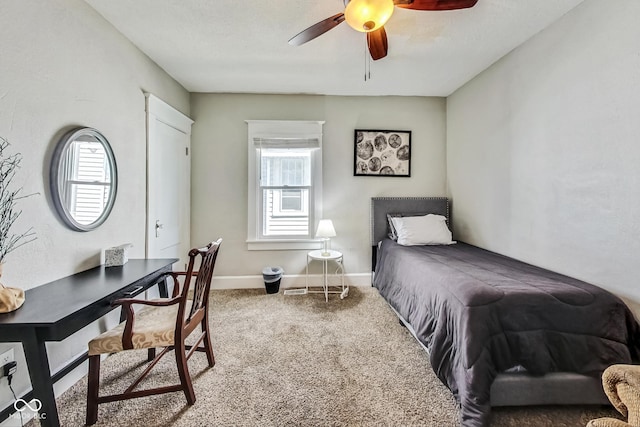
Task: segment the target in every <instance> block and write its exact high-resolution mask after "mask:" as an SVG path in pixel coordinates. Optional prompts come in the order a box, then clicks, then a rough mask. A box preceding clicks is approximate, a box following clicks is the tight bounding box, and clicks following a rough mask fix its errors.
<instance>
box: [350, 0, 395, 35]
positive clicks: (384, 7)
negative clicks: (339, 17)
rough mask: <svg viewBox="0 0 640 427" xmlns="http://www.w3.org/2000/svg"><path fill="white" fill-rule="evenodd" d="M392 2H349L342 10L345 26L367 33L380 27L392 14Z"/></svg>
mask: <svg viewBox="0 0 640 427" xmlns="http://www.w3.org/2000/svg"><path fill="white" fill-rule="evenodd" d="M393 9H394V5H393V0H351V1H350V2H349V3H348V4H347V7H346V8H345V10H344V17H345V20H346V21H347V24H349V25H350V26H351V28H353V29H354V30H356V31H362V32H364V33H368V32H370V31H375V30H377V29H379V28H380V27H382V26H383V25H384V24H385V23H386V22H387V21H388V20H389V18H391V14H393Z"/></svg>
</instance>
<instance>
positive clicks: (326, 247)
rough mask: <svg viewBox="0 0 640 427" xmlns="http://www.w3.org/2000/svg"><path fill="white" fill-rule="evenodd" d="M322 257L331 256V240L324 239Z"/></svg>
mask: <svg viewBox="0 0 640 427" xmlns="http://www.w3.org/2000/svg"><path fill="white" fill-rule="evenodd" d="M320 255H322V256H329V255H331V252H329V238H328V237H325V238H324V245H323V246H322V252H321V253H320Z"/></svg>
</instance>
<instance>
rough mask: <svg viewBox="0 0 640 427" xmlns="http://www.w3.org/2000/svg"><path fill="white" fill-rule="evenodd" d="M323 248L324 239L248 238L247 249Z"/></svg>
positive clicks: (292, 249) (287, 249)
mask: <svg viewBox="0 0 640 427" xmlns="http://www.w3.org/2000/svg"><path fill="white" fill-rule="evenodd" d="M321 248H322V240H293V239H291V240H284V239H277V240H275V239H274V240H247V249H248V250H250V251H295V250H302V249H321Z"/></svg>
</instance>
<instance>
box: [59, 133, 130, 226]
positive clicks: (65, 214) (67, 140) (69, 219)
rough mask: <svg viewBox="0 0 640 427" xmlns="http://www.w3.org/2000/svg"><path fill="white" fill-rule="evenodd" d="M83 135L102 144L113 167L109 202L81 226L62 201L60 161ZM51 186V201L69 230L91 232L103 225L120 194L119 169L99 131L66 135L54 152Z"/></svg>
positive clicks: (106, 141) (109, 147) (107, 142)
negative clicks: (101, 210) (94, 216)
mask: <svg viewBox="0 0 640 427" xmlns="http://www.w3.org/2000/svg"><path fill="white" fill-rule="evenodd" d="M82 135H88V136H91V137H93V138H95V139H97V140H98V141H99V142H100V143H101V144H102V146H103V147H104V151H105V153H106V155H107V158H108V161H109V165H110V166H111V191H110V192H109V200H108V201H107V204H106V206H105V208H104V210H103V212H102V214H101V215H100V216H99V217H98V218H97V219H96V220H95V221H94V222H92V223H91V224H80V223H79V222H78V221H76V220H75V219H74V218H73V216H71V213H70V212H69V211H68V209H67V208H66V206H65V205H64V203H63V201H62V197H61V194H60V189H59V188H58V179H59V173H60V160H61V159H62V156H63V154H64V153H65V152H66V150H67V148H68V147H69V146H70V145H71V143H72V142H73V141H75V140H76V139H77V138H78V137H80V136H82ZM49 185H50V189H51V199H52V200H53V204H54V206H55V208H56V211H57V212H58V215H59V216H60V218H61V219H62V221H63V222H64V223H65V224H66V225H67V226H68V227H69V228H71V229H72V230H75V231H91V230H95V229H96V228H98V227H99V226H100V225H102V224H103V223H104V222H105V221H106V219H107V217H108V216H109V214H110V213H111V210H112V209H113V205H114V204H115V201H116V194H117V192H118V191H117V190H118V168H117V165H116V158H115V156H114V154H113V150H112V149H111V145H110V144H109V141H108V140H107V138H105V136H104V135H102V134H101V133H100V132H99V131H98V130H96V129H94V128H89V127H78V128H75V129H72V130H70V131H69V132H67V133H66V134H64V136H63V137H62V138H61V139H60V141H59V142H58V144H57V145H56V148H55V150H54V152H53V157H52V159H51V167H50V170H49Z"/></svg>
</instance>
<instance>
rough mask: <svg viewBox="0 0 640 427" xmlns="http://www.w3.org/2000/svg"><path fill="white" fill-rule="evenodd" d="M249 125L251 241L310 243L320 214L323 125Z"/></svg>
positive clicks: (311, 123)
mask: <svg viewBox="0 0 640 427" xmlns="http://www.w3.org/2000/svg"><path fill="white" fill-rule="evenodd" d="M248 123H249V135H250V136H249V215H248V217H249V229H248V239H247V240H248V241H249V242H270V241H280V242H282V241H292V242H296V241H311V240H312V239H313V229H314V224H315V220H316V218H319V217H320V214H319V212H321V211H320V209H321V194H322V192H321V185H322V167H321V165H322V155H321V147H322V123H321V122H291V121H248Z"/></svg>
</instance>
